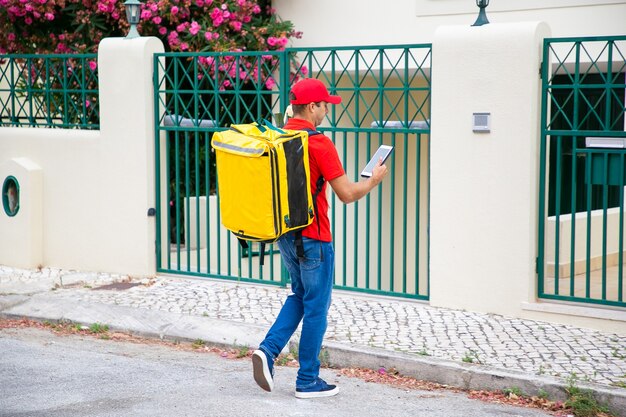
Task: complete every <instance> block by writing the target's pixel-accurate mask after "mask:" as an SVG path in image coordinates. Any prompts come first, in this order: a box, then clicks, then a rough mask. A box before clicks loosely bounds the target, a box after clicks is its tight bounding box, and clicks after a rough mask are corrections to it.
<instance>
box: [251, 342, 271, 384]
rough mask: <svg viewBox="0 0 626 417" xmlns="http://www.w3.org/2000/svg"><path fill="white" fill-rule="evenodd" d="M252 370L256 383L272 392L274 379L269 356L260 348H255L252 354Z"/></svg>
mask: <svg viewBox="0 0 626 417" xmlns="http://www.w3.org/2000/svg"><path fill="white" fill-rule="evenodd" d="M252 372H253V374H254V380H255V381H256V383H257V384H258V385H259V386H260V387H261V388H263V389H264V390H265V391H267V392H272V389H274V380H273V379H272V374H271V373H270V368H269V366H268V364H267V357H266V356H265V353H263V352H262V351H260V350H255V351H254V353H253V354H252Z"/></svg>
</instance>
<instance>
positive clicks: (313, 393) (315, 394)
mask: <svg viewBox="0 0 626 417" xmlns="http://www.w3.org/2000/svg"><path fill="white" fill-rule="evenodd" d="M337 394H339V387H335V388H333V389H331V390H328V391H311V392H300V391H296V398H302V399H306V398H324V397H332V396H335V395H337Z"/></svg>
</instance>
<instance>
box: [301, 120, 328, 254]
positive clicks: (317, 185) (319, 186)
mask: <svg viewBox="0 0 626 417" xmlns="http://www.w3.org/2000/svg"><path fill="white" fill-rule="evenodd" d="M302 130H304V131H305V132H307V133H308V134H309V137H311V136H315V135H321V134H322V133H321V132H318V131H317V130H313V129H302ZM324 182H325V180H324V177H323V176H321V175H320V176H319V178H318V179H317V181H316V182H315V191H314V192H313V196H312V197H313V212H314V214H315V220H316V222H317V236H318V237H320V236H321V234H322V232H321V226H320V221H319V216H318V211H317V196H318V195H319V193H321V192H322V188H323V187H324ZM294 237H295V245H296V255H297V256H298V258H299V259H304V244H303V242H302V230H298V231H297V232H295V234H294ZM320 260H322V261H323V260H324V254H323V252H322V246H321V245H320Z"/></svg>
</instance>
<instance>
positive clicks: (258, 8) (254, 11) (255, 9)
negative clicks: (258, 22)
mask: <svg viewBox="0 0 626 417" xmlns="http://www.w3.org/2000/svg"><path fill="white" fill-rule="evenodd" d="M252 13H254V14H259V13H261V8H260V7H259V5H258V4H255V5H254V7H253V8H252Z"/></svg>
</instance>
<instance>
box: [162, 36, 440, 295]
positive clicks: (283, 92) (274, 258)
mask: <svg viewBox="0 0 626 417" xmlns="http://www.w3.org/2000/svg"><path fill="white" fill-rule="evenodd" d="M154 59H155V61H154V68H155V74H154V83H155V89H154V90H155V97H154V99H155V120H156V126H155V127H156V138H155V158H156V178H157V185H156V195H157V197H156V200H157V201H156V208H157V210H156V215H157V216H156V219H157V270H158V271H159V272H166V273H175V274H185V275H194V276H199V277H213V278H225V279H233V280H240V281H249V282H262V283H268V284H277V285H285V284H286V283H287V282H288V276H287V275H286V273H285V271H284V270H283V268H282V265H281V262H280V256H279V254H278V252H277V249H276V248H274V247H273V246H274V245H270V247H269V254H266V262H265V266H263V267H261V266H260V265H259V262H258V256H257V255H258V253H257V252H256V251H255V249H256V248H255V246H254V245H253V246H252V248H251V249H250V250H249V251H243V250H242V249H241V248H240V246H239V244H238V243H237V241H236V239H235V238H234V237H233V236H231V235H230V234H229V233H228V232H227V231H226V229H224V228H223V227H222V226H221V225H220V219H219V210H218V202H219V190H217V189H216V182H215V167H214V154H213V152H212V150H211V147H210V140H211V137H212V134H213V133H214V132H216V131H218V130H223V129H226V128H228V127H229V126H230V125H231V124H233V123H250V122H254V121H261V120H263V119H267V120H273V121H274V122H275V123H278V124H280V122H281V120H282V113H283V112H284V110H285V108H286V106H287V105H288V92H289V89H290V86H291V84H292V83H293V82H294V80H295V79H296V78H298V77H314V78H319V79H321V80H322V81H324V83H325V84H326V85H327V86H329V89H330V91H331V94H338V95H341V96H342V98H343V102H342V103H341V104H340V105H337V106H333V108H332V110H331V112H330V113H329V114H328V117H327V120H326V121H325V123H324V124H323V125H322V126H320V127H319V128H318V130H320V131H322V132H324V133H325V134H326V135H328V136H329V137H331V138H332V140H333V141H334V143H335V145H336V147H337V149H338V151H339V155H340V157H341V158H342V162H343V164H344V168H345V169H346V173H347V174H348V176H349V177H350V178H351V179H352V180H353V181H358V179H359V172H360V169H361V168H362V167H363V166H364V165H365V163H366V162H367V160H368V159H369V157H370V155H371V154H372V153H373V151H374V150H375V149H376V148H377V147H378V146H379V145H380V144H382V143H385V144H393V145H395V147H396V148H395V151H394V154H393V156H392V159H391V160H390V162H389V166H390V168H391V172H390V175H389V177H390V178H389V179H388V180H385V181H384V183H383V184H382V185H380V186H379V187H378V188H377V189H376V190H374V191H373V192H372V193H370V195H369V196H367V197H366V198H364V199H362V200H361V201H359V202H357V203H353V204H351V205H349V206H346V205H343V204H342V203H341V202H339V200H338V199H336V198H335V196H334V195H332V197H330V202H331V207H330V216H331V228H332V232H333V236H334V244H335V251H336V273H335V286H336V288H342V289H348V290H355V291H363V292H368V293H377V294H388V295H396V296H403V297H411V298H420V299H427V298H428V195H429V177H428V161H429V138H430V124H429V117H430V68H431V46H430V45H397V46H367V47H345V48H303V49H287V50H285V51H278V52H276V51H274V52H267V51H264V52H229V53H161V54H156V55H155V58H154Z"/></svg>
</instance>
